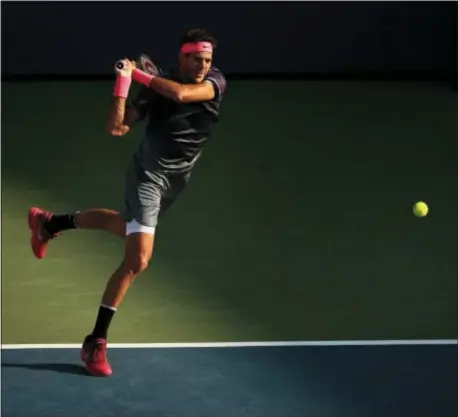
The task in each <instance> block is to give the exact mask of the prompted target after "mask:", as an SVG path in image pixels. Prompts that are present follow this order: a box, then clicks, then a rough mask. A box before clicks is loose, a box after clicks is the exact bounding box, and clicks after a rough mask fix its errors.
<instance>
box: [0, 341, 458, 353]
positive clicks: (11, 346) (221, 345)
mask: <svg viewBox="0 0 458 417" xmlns="http://www.w3.org/2000/svg"><path fill="white" fill-rule="evenodd" d="M412 345H416V346H418V345H458V340H456V339H423V340H421V339H420V340H323V341H290V342H288V341H285V342H207V343H109V344H108V346H109V347H110V348H111V349H113V348H114V349H155V348H166V349H172V348H175V349H176V348H239V347H242V348H244V347H275V346H279V347H281V346H285V347H295V346H318V347H319V346H412ZM80 347H81V343H64V344H60V343H56V344H18V345H16V344H5V345H2V350H3V349H5V350H8V349H9V350H12V349H79V348H80Z"/></svg>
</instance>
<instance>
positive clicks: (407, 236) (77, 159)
mask: <svg viewBox="0 0 458 417" xmlns="http://www.w3.org/2000/svg"><path fill="white" fill-rule="evenodd" d="M111 89H112V83H83V82H80V83H78V82H75V83H70V82H68V83H65V82H62V83H58V82H54V83H44V82H43V83H24V84H20V83H11V84H10V83H4V84H3V85H2V280H3V283H2V339H3V340H2V343H40V342H41V343H54V342H79V341H80V339H81V338H82V336H84V335H85V334H86V332H87V331H88V330H90V328H91V327H92V324H93V319H94V315H95V313H96V310H97V306H98V303H99V300H100V295H101V292H102V290H103V288H104V285H105V282H106V280H107V278H108V276H109V274H110V273H111V272H112V270H113V269H114V268H115V267H116V266H117V264H118V262H119V261H120V259H121V256H122V252H123V245H122V241H121V240H116V238H113V237H111V236H108V235H104V234H103V233H102V232H100V233H98V232H86V231H74V232H70V233H67V234H65V235H64V236H63V237H61V238H59V239H58V240H57V241H56V242H52V245H51V246H50V248H49V256H48V258H47V259H45V260H43V261H38V260H36V259H35V258H33V256H32V254H31V251H30V248H29V232H28V230H27V224H26V214H27V209H28V207H29V206H30V205H40V206H44V207H46V208H50V209H53V210H56V211H67V210H76V209H84V208H88V207H97V206H98V207H100V206H107V207H113V208H116V207H119V205H120V204H121V203H122V195H123V188H122V187H123V176H124V168H125V165H126V163H127V161H128V158H129V157H130V152H131V151H132V149H133V147H134V146H135V145H136V143H137V141H138V140H139V137H140V135H141V133H142V129H143V126H139V128H138V129H136V131H135V132H134V133H132V134H130V135H128V136H126V137H123V138H112V137H109V136H108V135H107V134H106V133H105V130H104V129H105V123H106V116H107V114H108V107H109V102H110V94H111ZM456 115H457V106H456V95H453V94H452V93H451V92H449V91H447V90H446V89H441V88H435V87H433V86H429V85H424V84H414V83H410V84H394V83H364V82H358V83H350V82H346V83H338V82H323V83H317V82H267V81H265V82H242V81H238V82H232V83H230V84H229V88H228V94H227V98H226V99H225V103H224V105H223V109H222V120H221V123H220V125H219V126H218V128H217V129H216V131H215V134H214V136H213V138H212V140H211V141H210V142H209V145H208V148H207V149H206V151H205V152H204V155H203V158H202V159H201V161H200V163H199V165H198V167H197V169H196V171H195V173H194V175H193V178H192V181H191V183H190V186H189V188H188V189H187V190H186V191H185V193H184V194H183V195H182V196H181V198H180V199H179V200H178V202H177V203H176V205H175V206H174V207H173V208H172V209H171V211H170V212H169V214H168V215H167V217H166V218H164V220H163V221H162V222H161V223H160V226H159V228H158V238H157V242H156V252H155V254H154V257H153V262H152V264H151V267H150V269H149V271H148V272H147V273H145V274H144V276H142V277H141V278H139V279H138V281H137V282H136V283H135V285H134V287H133V288H132V290H131V292H130V293H129V294H128V297H127V298H126V300H125V303H124V304H123V305H122V308H121V309H120V311H119V312H118V314H117V316H116V317H115V320H114V322H113V327H112V331H111V341H112V342H169V341H170V342H185V341H236V340H316V339H366V338H376V339H382V338H456V337H457V336H458V334H457V330H456V328H457V326H456V317H457V315H456V310H457V301H456V294H457V291H458V285H457V276H458V271H457V262H456V260H457V253H458V251H457V248H458V242H457V240H458V239H457V233H456V231H457V230H458V228H457V226H458V225H457V220H456V219H457V208H458V205H457V202H458V201H457V195H456V184H457V176H456V138H457V136H456V130H455V129H456ZM416 200H425V201H427V202H428V203H429V205H430V209H431V211H430V215H429V216H428V217H427V218H424V219H418V218H415V217H414V216H413V214H412V204H413V203H414V202H415V201H416Z"/></svg>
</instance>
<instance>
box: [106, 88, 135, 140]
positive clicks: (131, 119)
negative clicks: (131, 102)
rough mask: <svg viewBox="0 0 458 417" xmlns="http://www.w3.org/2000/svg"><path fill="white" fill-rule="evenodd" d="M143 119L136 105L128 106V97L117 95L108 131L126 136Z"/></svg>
mask: <svg viewBox="0 0 458 417" xmlns="http://www.w3.org/2000/svg"><path fill="white" fill-rule="evenodd" d="M140 119H141V115H140V113H139V111H138V110H137V108H136V107H135V106H127V99H125V98H123V97H115V98H114V99H113V104H112V105H111V110H110V115H109V117H108V126H107V128H108V133H109V134H110V135H111V136H124V135H125V134H126V133H127V132H129V130H130V129H131V127H132V126H133V125H134V124H135V122H137V121H138V120H140Z"/></svg>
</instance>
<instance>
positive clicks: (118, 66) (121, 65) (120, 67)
mask: <svg viewBox="0 0 458 417" xmlns="http://www.w3.org/2000/svg"><path fill="white" fill-rule="evenodd" d="M115 65H116V68H117V69H118V70H123V69H124V67H125V65H124V62H122V61H118V62H116V64H115Z"/></svg>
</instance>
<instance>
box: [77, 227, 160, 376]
mask: <svg viewBox="0 0 458 417" xmlns="http://www.w3.org/2000/svg"><path fill="white" fill-rule="evenodd" d="M154 229H155V228H154V227H151V226H144V225H140V224H139V223H138V222H137V221H136V220H133V221H131V222H129V223H128V224H127V228H126V234H127V236H126V245H125V254H124V260H123V261H122V263H121V264H120V265H119V267H118V269H117V270H116V271H115V272H114V273H113V275H112V276H111V277H110V279H109V281H108V283H107V285H106V288H105V292H104V294H103V297H102V302H101V305H100V307H99V312H98V315H97V319H96V322H95V325H94V328H93V330H92V333H91V334H90V335H88V336H86V338H85V340H84V342H83V347H82V350H81V359H82V360H83V361H84V362H85V363H86V368H87V370H88V372H89V373H91V374H92V375H95V376H109V375H111V373H112V369H111V366H110V364H109V362H108V358H107V354H106V344H107V335H108V329H109V327H110V324H111V321H112V318H113V316H114V314H115V312H116V311H117V309H118V307H119V306H120V304H121V302H122V300H123V299H124V297H125V295H126V292H127V290H128V289H129V287H130V286H131V285H132V283H133V281H134V280H135V278H136V277H137V276H138V275H140V274H141V273H142V272H143V271H144V270H145V269H146V268H147V267H148V264H149V261H150V259H151V256H152V254H153V246H154Z"/></svg>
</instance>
